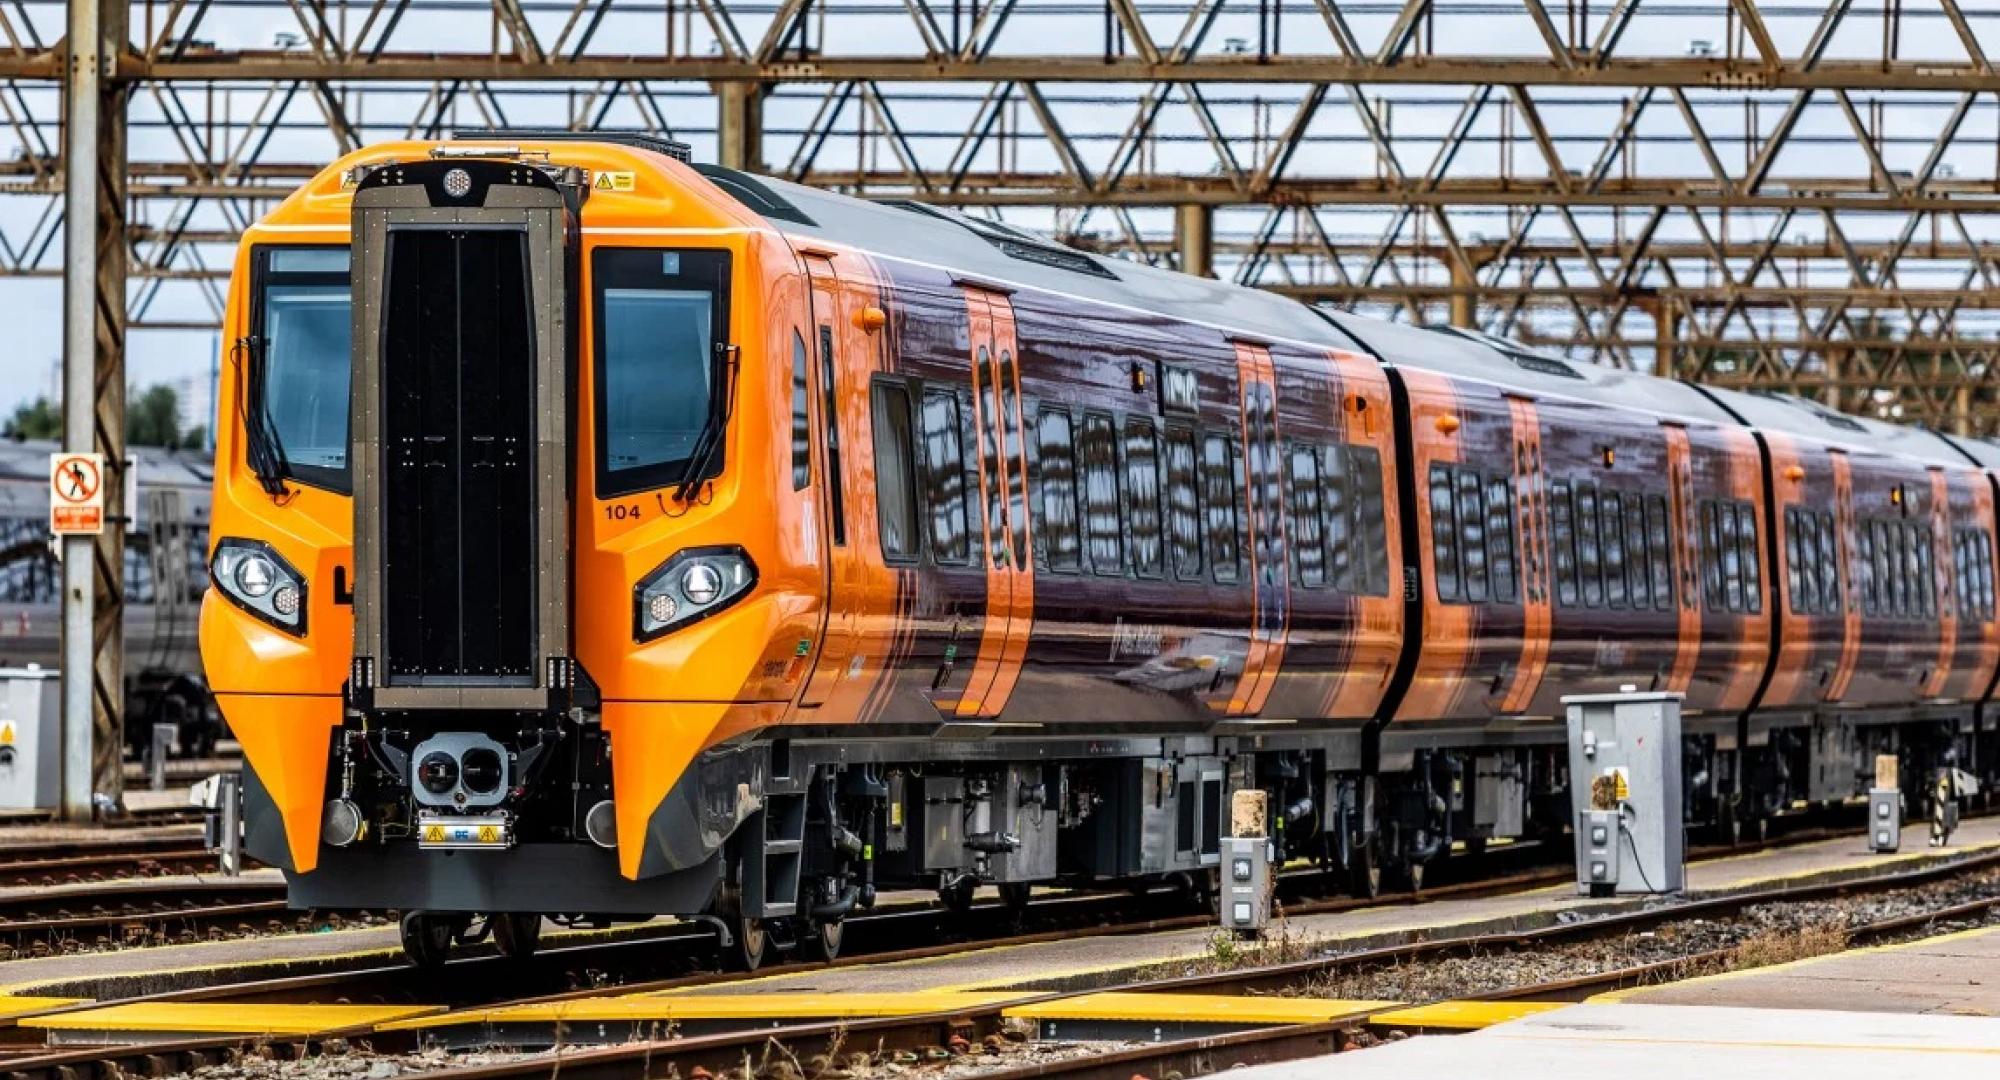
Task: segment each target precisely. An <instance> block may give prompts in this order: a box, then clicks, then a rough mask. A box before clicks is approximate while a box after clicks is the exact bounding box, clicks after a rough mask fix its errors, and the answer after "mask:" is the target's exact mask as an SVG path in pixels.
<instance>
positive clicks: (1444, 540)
mask: <svg viewBox="0 0 2000 1080" xmlns="http://www.w3.org/2000/svg"><path fill="white" fill-rule="evenodd" d="M1451 496H1452V484H1451V470H1450V469H1447V468H1445V467H1444V466H1443V465H1433V466H1431V475H1430V500H1431V563H1432V572H1433V573H1434V574H1435V575H1436V577H1437V598H1438V599H1439V600H1442V601H1444V602H1446V603H1452V602H1454V601H1456V600H1458V598H1459V591H1458V522H1457V521H1456V520H1455V518H1456V516H1457V515H1456V514H1454V513H1453V511H1452V497H1451Z"/></svg>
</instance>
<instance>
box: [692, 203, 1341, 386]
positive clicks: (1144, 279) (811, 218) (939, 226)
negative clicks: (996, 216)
mask: <svg viewBox="0 0 2000 1080" xmlns="http://www.w3.org/2000/svg"><path fill="white" fill-rule="evenodd" d="M701 172H702V173H703V175H705V176H707V177H708V178H709V179H710V180H714V181H716V182H717V183H718V186H720V187H722V188H723V189H724V190H726V191H728V192H729V193H730V194H731V195H734V196H736V197H737V198H738V199H739V200H741V201H743V202H744V204H745V205H746V206H748V207H749V208H750V209H751V210H753V211H756V212H759V213H762V214H763V215H764V216H766V217H768V218H771V219H773V220H774V221H776V222H778V223H780V225H781V227H782V228H783V229H784V230H785V231H786V232H788V233H792V234H796V235H801V236H808V237H810V236H818V237H823V238H825V239H826V240H829V241H831V242H833V243H837V244H842V245H845V246H849V247H854V248H858V249H860V250H863V251H868V252H873V253H876V254H879V255H885V256H888V257H891V258H895V259H901V260H906V261H909V262H915V263H922V264H925V265H933V266H937V267H939V268H940V269H943V270H947V271H950V272H955V273H959V274H963V275H964V276H966V277H967V278H969V279H972V280H986V281H990V282H992V283H993V284H996V285H1019V286H1028V287H1032V288H1036V289H1045V290H1048V291H1051V292H1057V293H1063V294H1067V295H1071V296H1079V297H1083V298H1085V299H1089V300H1096V301H1100V302H1102V303H1107V304H1117V305H1120V306H1124V307H1129V308H1136V309H1138V310H1141V311H1147V312H1152V313H1156V314H1160V315H1166V316H1169V317H1172V318H1177V319H1190V320H1194V321H1196V322H1203V323H1209V324H1211V325H1214V326H1217V327H1220V328H1224V329H1227V330H1233V331H1237V332H1240V333H1243V334H1245V335H1248V336H1252V337H1258V336H1262V337H1269V338H1281V339H1288V340H1293V341H1304V342H1310V343H1313V344H1318V345H1324V346H1326V347H1328V348H1336V349H1349V350H1354V349H1356V348H1357V346H1356V344H1355V342H1354V341H1353V340H1352V339H1351V338H1350V337H1349V335H1347V334H1345V333H1343V332H1342V331H1340V330H1339V329H1337V328H1336V327H1333V326H1331V325H1329V324H1328V323H1327V322H1326V321H1325V320H1324V319H1322V318H1320V317H1319V316H1318V315H1316V314H1315V313H1314V311H1313V309H1311V308H1309V307H1307V306H1305V305H1304V304H1300V303H1298V302H1297V301H1294V300H1290V299H1287V298H1285V297H1283V296H1279V295H1277V294H1276V293H1272V292H1267V291H1265V290H1262V289H1248V288H1243V287H1241V286H1237V285H1231V284H1229V283H1227V282H1222V281H1216V280H1214V279H1212V278H1204V277H1195V276H1192V275H1189V274H1180V273H1175V272H1174V271H1171V270H1161V269H1158V268H1155V267H1151V266H1147V265H1145V264H1143V263H1135V262H1128V261H1126V260H1124V259H1112V258H1106V257H1104V256H1100V255H1093V254H1091V253H1089V252H1084V251H1078V250H1076V249H1075V248H1071V247H1066V246H1064V245H1062V244H1059V243H1057V242H1055V241H1053V240H1050V239H1048V238H1046V237H1042V236H1039V235H1037V234H1035V233H1031V232H1028V231H1026V230H1024V229H1018V228H1015V227H1013V226H1010V225H1007V224H1005V223H1002V222H994V221H987V220H983V219H979V218H973V217H968V216H966V215H964V214H960V213H958V212H956V211H953V210H946V209H941V208H938V207H932V206H926V205H924V204H921V203H915V202H907V201H900V200H898V201H892V202H869V201H867V200H865V199H856V198H853V197H851V196H847V195H840V194H837V193H834V192H830V191H821V190H819V189H817V188H810V187H806V186H804V185H802V184H794V183H790V182H788V181H784V180H775V179H768V178H765V177H761V176H759V177H750V176H746V175H744V174H741V173H732V172H727V171H725V170H720V169H716V168H714V167H712V166H704V167H703V168H702V169H701ZM746 181H747V182H749V183H750V184H754V185H755V187H757V188H762V189H764V190H763V192H761V193H759V192H757V191H754V190H749V191H747V193H746V189H745V188H744V186H743V185H744V183H745V182H746ZM768 196H775V197H776V200H777V201H776V202H775V203H773V202H772V201H771V200H770V199H769V198H768ZM760 203H761V205H760ZM968 241H975V242H968ZM945 252H949V253H950V254H949V255H948V256H947V255H945V254H943V253H945Z"/></svg>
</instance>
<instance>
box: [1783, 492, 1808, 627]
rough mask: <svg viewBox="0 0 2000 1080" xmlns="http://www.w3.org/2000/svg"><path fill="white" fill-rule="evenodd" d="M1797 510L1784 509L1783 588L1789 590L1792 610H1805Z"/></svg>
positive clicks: (1793, 508)
mask: <svg viewBox="0 0 2000 1080" xmlns="http://www.w3.org/2000/svg"><path fill="white" fill-rule="evenodd" d="M1801 539H1802V538H1801V537H1800V536H1799V508H1798V507H1796V506H1787V507H1785V587H1786V588H1787V589H1789V590H1790V596H1791V598H1792V610H1793V611H1800V612H1803V611H1805V610H1806V598H1805V595H1804V589H1803V588H1802V583H1803V582H1804V580H1805V569H1804V567H1802V566H1800V565H1799V544H1800V540H1801Z"/></svg>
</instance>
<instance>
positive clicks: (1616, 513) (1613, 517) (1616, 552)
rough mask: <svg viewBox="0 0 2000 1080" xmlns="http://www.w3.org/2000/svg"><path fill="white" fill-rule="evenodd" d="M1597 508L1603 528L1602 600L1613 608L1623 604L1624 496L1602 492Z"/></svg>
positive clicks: (1614, 492) (1620, 606)
mask: <svg viewBox="0 0 2000 1080" xmlns="http://www.w3.org/2000/svg"><path fill="white" fill-rule="evenodd" d="M1598 509H1600V510H1602V511H1603V514H1602V515H1601V517H1600V518H1599V520H1600V521H1602V522H1603V529H1604V602H1605V604H1606V605H1608V606H1610V607H1614V608H1622V607H1624V606H1625V524H1624V522H1625V496H1624V495H1623V494H1621V493H1619V492H1616V491H1607V492H1605V493H1604V496H1603V501H1602V502H1600V503H1599V505H1598Z"/></svg>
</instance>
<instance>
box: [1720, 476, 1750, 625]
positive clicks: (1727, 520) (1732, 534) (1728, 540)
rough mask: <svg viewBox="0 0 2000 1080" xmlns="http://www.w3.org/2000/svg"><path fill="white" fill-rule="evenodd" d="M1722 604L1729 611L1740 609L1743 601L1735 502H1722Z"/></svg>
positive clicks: (1740, 553) (1740, 544)
mask: <svg viewBox="0 0 2000 1080" xmlns="http://www.w3.org/2000/svg"><path fill="white" fill-rule="evenodd" d="M1720 514H1721V521H1722V545H1723V547H1722V598H1723V599H1722V604H1723V607H1725V608H1726V609H1728V610H1730V611H1739V612H1740V611H1742V610H1743V609H1744V603H1743V537H1742V534H1741V533H1740V532H1739V531H1738V529H1739V527H1740V524H1741V523H1740V521H1739V519H1738V517H1737V513H1736V504H1735V503H1734V502H1728V503H1724V504H1722V507H1721V510H1720Z"/></svg>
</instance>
